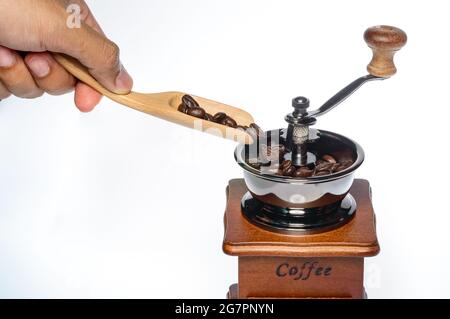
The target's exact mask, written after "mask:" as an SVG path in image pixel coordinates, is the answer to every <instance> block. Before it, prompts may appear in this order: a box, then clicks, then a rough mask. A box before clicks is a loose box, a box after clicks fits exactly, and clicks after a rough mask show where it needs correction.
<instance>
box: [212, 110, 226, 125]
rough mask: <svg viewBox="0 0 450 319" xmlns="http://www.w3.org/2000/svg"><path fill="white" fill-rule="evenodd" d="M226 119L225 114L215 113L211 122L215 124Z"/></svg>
mask: <svg viewBox="0 0 450 319" xmlns="http://www.w3.org/2000/svg"><path fill="white" fill-rule="evenodd" d="M226 117H227V115H226V114H225V113H223V112H218V113H216V114H214V116H213V120H214V122H216V123H220V122H221V121H222V120H223V119H224V118H226Z"/></svg>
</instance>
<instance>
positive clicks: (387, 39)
mask: <svg viewBox="0 0 450 319" xmlns="http://www.w3.org/2000/svg"><path fill="white" fill-rule="evenodd" d="M364 40H365V41H366V43H367V45H368V46H369V47H370V48H371V49H372V51H373V57H372V61H370V63H369V65H368V66H367V71H369V73H370V74H372V75H374V76H378V77H382V78H388V77H391V76H393V75H394V74H395V73H396V72H397V69H396V67H395V64H394V54H395V53H396V52H397V51H398V50H400V49H401V48H402V47H403V46H404V45H405V44H406V41H407V36H406V33H405V32H404V31H403V30H401V29H399V28H396V27H391V26H387V25H379V26H375V27H371V28H369V29H367V30H366V32H364Z"/></svg>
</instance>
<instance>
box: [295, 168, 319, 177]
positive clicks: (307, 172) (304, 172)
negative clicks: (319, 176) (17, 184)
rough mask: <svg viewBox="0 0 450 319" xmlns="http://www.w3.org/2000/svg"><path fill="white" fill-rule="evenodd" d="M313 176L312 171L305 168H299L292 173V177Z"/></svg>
mask: <svg viewBox="0 0 450 319" xmlns="http://www.w3.org/2000/svg"><path fill="white" fill-rule="evenodd" d="M313 174H314V170H313V169H309V168H307V167H300V168H299V169H297V170H296V171H295V173H294V177H311V176H312V175H313Z"/></svg>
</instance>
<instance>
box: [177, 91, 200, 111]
mask: <svg viewBox="0 0 450 319" xmlns="http://www.w3.org/2000/svg"><path fill="white" fill-rule="evenodd" d="M181 101H182V102H183V104H184V105H186V106H187V107H189V108H195V107H199V106H200V105H199V104H198V102H197V101H196V100H194V98H193V97H192V96H190V95H187V94H186V95H183V97H182V98H181Z"/></svg>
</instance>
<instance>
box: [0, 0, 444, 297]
mask: <svg viewBox="0 0 450 319" xmlns="http://www.w3.org/2000/svg"><path fill="white" fill-rule="evenodd" d="M89 4H90V5H91V8H92V10H93V12H94V13H95V15H96V16H97V18H98V20H99V22H100V24H101V25H102V26H103V28H104V29H105V31H106V32H107V34H108V35H109V36H110V38H111V39H113V40H114V41H116V42H117V43H118V44H119V45H120V47H121V49H122V59H123V62H124V64H125V65H126V66H127V68H128V70H129V71H130V73H131V74H132V75H133V76H134V80H135V90H136V91H142V92H159V91H168V90H180V91H185V92H189V93H192V94H196V95H199V96H204V97H207V98H211V99H214V100H218V101H223V102H225V103H228V104H231V105H236V106H240V107H242V108H245V109H246V110H248V111H249V112H250V113H252V114H253V115H254V117H255V119H256V121H257V122H258V123H260V124H262V126H263V127H264V128H265V129H273V128H279V127H284V126H285V125H286V124H285V122H284V120H283V117H284V115H285V113H287V112H289V111H290V108H291V107H290V100H291V98H292V97H294V96H296V95H305V96H308V97H309V98H310V99H311V101H312V106H313V107H318V106H319V105H320V104H321V103H323V102H324V101H325V100H326V99H328V98H329V97H330V96H331V95H333V94H334V93H335V92H337V91H338V90H339V89H341V88H342V87H343V86H345V85H346V84H348V83H349V82H350V81H352V80H354V79H355V78H357V77H359V76H361V75H364V74H365V73H366V71H365V67H366V65H367V63H368V62H369V60H370V57H371V52H370V50H369V48H367V46H366V44H365V43H364V41H363V39H362V34H363V32H364V30H365V29H366V28H367V27H369V26H372V25H377V24H391V25H395V26H398V27H401V28H402V29H404V30H405V31H406V32H407V33H408V35H409V39H408V44H407V46H406V47H405V48H404V49H403V50H402V51H400V52H399V53H398V54H397V58H396V62H397V66H398V74H397V75H396V76H395V77H393V78H392V79H389V80H387V81H384V82H373V83H369V84H367V85H366V86H364V87H363V88H361V89H360V91H358V92H357V93H356V94H355V95H354V96H352V97H351V98H349V99H348V100H347V101H346V102H345V103H344V104H342V105H340V106H339V107H338V108H337V109H336V110H334V111H332V112H331V113H329V114H328V115H327V116H325V117H323V118H320V121H319V123H318V125H317V127H318V128H322V129H327V130H331V131H335V132H338V133H341V134H343V135H347V136H349V137H351V138H353V139H355V140H357V141H358V142H359V143H360V144H361V145H362V146H363V148H364V149H365V152H366V161H365V163H364V164H363V166H362V167H361V168H360V169H359V170H358V172H357V176H358V177H360V178H366V179H368V180H370V182H371V185H372V187H373V192H374V206H375V209H376V213H377V219H378V236H379V241H380V244H381V253H380V255H378V256H377V257H374V258H369V259H367V262H366V265H367V269H366V277H367V282H366V288H367V291H368V294H369V297H371V298H404V297H413V298H422V297H427V298H428V297H447V298H449V297H450V272H449V271H448V269H449V268H450V250H449V246H448V245H449V244H450V241H449V239H450V231H449V225H450V209H449V203H448V200H449V195H448V192H449V190H448V184H447V181H448V179H449V177H450V176H449V175H450V174H449V164H448V160H449V157H450V152H449V150H448V147H447V145H448V142H447V141H446V137H447V136H448V127H449V115H450V112H449V106H450V105H449V102H448V100H449V95H448V91H449V81H448V78H447V77H448V74H449V73H450V68H449V62H448V61H449V56H450V45H449V42H448V31H449V30H450V20H449V18H448V12H449V11H448V9H447V5H446V1H405V2H401V1H397V2H394V1H391V0H389V1H384V0H376V1H370V2H369V1H261V0H258V1H256V0H254V1H230V0H229V1H211V0H195V1H192V0H191V1H181V0H178V1H176V0H152V1H138V0H129V1H120V0H114V1H113V0H109V1H106V0H103V1H89ZM234 147H235V145H234V143H233V142H231V141H226V140H221V139H218V138H216V137H213V136H208V135H206V134H202V133H200V132H195V131H192V130H188V129H185V128H182V127H177V126H175V125H172V124H170V123H167V122H164V121H161V120H158V119H156V118H152V117H150V116H148V115H145V114H142V113H139V112H136V111H133V110H131V109H128V108H126V107H123V106H121V105H118V104H115V103H113V102H111V101H109V100H106V99H105V100H103V102H102V103H101V105H100V106H99V107H98V108H97V109H96V110H95V111H94V112H92V113H90V114H80V113H79V112H78V111H77V110H76V109H75V107H74V106H73V103H72V96H70V95H69V96H63V97H50V96H45V97H43V98H40V99H38V100H30V101H27V100H20V99H15V98H12V99H8V100H6V101H2V102H0V164H1V165H0V297H88V298H89V297H156V298H159V297H173V298H177V297H184V298H190V297H198V298H222V297H224V296H225V293H226V292H227V290H228V286H229V285H230V284H232V283H234V282H236V281H237V260H236V258H234V257H230V256H226V255H224V254H223V253H222V251H221V245H222V236H223V212H224V207H225V187H226V185H227V182H228V180H229V179H231V178H236V177H241V176H242V174H241V171H240V169H239V168H238V166H237V165H236V164H235V162H234V159H233V149H234Z"/></svg>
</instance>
